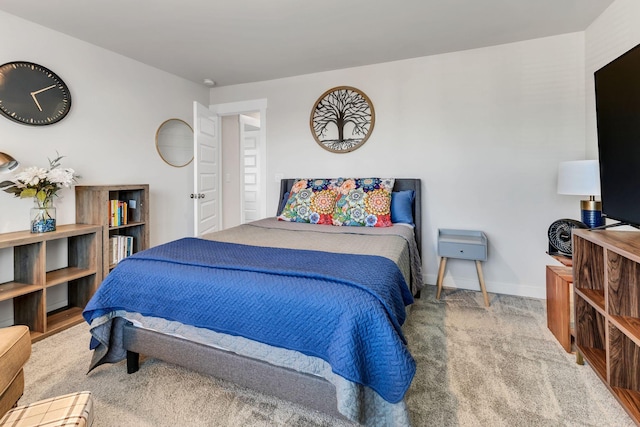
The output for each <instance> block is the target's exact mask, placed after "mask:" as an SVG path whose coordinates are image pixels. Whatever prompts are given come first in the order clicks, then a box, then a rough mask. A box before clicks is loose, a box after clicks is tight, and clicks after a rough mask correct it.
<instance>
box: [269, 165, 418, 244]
mask: <svg viewBox="0 0 640 427" xmlns="http://www.w3.org/2000/svg"><path fill="white" fill-rule="evenodd" d="M294 182H295V179H283V180H282V181H280V198H278V201H279V202H278V206H280V201H281V200H282V199H283V198H284V195H285V193H286V192H287V191H289V190H291V186H292V185H293V183H294ZM403 190H413V191H414V192H415V195H416V197H415V199H414V202H413V222H414V223H415V225H416V228H415V235H416V243H417V245H418V251H419V252H420V256H422V192H421V188H420V179H416V178H396V181H395V184H394V185H393V191H403ZM277 214H278V213H276V215H277Z"/></svg>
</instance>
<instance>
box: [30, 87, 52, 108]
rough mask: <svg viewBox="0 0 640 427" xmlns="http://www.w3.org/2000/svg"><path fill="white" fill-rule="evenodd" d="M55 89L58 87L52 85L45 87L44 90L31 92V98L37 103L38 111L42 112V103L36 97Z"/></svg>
mask: <svg viewBox="0 0 640 427" xmlns="http://www.w3.org/2000/svg"><path fill="white" fill-rule="evenodd" d="M54 87H56V85H51V86H48V87H45V88H43V89H40V90H36V91H35V92H31V97H32V98H33V102H35V103H36V107H38V110H40V111H42V107H41V106H40V103H39V102H38V100H37V99H36V95H37V94H39V93H42V92H44V91H45V90H49V89H51V88H54Z"/></svg>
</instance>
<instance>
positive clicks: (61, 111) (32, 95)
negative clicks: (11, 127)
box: [0, 61, 71, 126]
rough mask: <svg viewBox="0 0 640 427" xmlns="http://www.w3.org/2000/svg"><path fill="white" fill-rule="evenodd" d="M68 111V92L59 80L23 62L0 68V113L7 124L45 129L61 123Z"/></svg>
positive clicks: (38, 66) (69, 97) (51, 72)
mask: <svg viewBox="0 0 640 427" xmlns="http://www.w3.org/2000/svg"><path fill="white" fill-rule="evenodd" d="M70 109H71V92H70V91H69V88H68V87H67V85H66V84H65V83H64V82H63V81H62V79H61V78H60V77H58V75H57V74H56V73H54V72H53V71H51V70H50V69H48V68H46V67H43V66H42V65H38V64H34V63H32V62H26V61H15V62H8V63H6V64H3V65H0V113H2V115H3V116H5V117H7V118H8V119H10V120H13V121H15V122H18V123H22V124H25V125H31V126H45V125H51V124H53V123H56V122H59V121H60V120H62V119H63V118H64V117H65V116H66V115H67V114H68V113H69V110H70Z"/></svg>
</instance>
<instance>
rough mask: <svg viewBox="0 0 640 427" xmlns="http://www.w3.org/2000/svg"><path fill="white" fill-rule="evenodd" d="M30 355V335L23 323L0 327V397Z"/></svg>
mask: <svg viewBox="0 0 640 427" xmlns="http://www.w3.org/2000/svg"><path fill="white" fill-rule="evenodd" d="M29 356H31V335H29V328H28V327H26V326H24V325H19V326H9V327H7V328H0V398H1V397H2V395H3V394H4V392H5V391H6V390H7V389H8V388H9V386H10V385H11V383H12V382H13V380H14V379H15V378H16V376H17V375H18V373H19V372H20V370H21V369H22V367H23V366H24V365H25V363H27V360H29Z"/></svg>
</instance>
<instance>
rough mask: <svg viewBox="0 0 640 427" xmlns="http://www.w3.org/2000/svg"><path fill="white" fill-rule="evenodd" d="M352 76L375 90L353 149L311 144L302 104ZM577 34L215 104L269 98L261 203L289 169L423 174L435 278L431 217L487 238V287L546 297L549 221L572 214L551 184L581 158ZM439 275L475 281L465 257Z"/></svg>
mask: <svg viewBox="0 0 640 427" xmlns="http://www.w3.org/2000/svg"><path fill="white" fill-rule="evenodd" d="M340 85H349V86H355V87H357V88H359V89H361V90H362V91H364V92H365V93H366V94H367V95H368V96H369V98H370V99H371V100H372V102H373V104H374V107H375V110H376V123H375V129H374V131H373V133H372V134H371V137H370V139H369V140H368V141H367V142H366V143H365V144H364V145H363V146H362V148H360V149H358V150H356V151H355V152H352V153H347V154H335V153H330V152H328V151H325V150H323V149H322V148H321V147H319V146H318V144H316V143H315V141H314V139H313V137H312V135H311V132H310V130H309V114H310V109H311V107H312V106H313V104H314V102H315V101H316V99H317V98H318V97H319V96H320V95H321V94H322V93H323V92H324V91H325V90H327V89H329V88H331V87H335V86H340ZM584 94H585V82H584V34H583V33H573V34H566V35H561V36H556V37H549V38H543V39H536V40H529V41H525V42H520V43H513V44H507V45H500V46H495V47H490V48H483V49H476V50H468V51H463V52H455V53H451V54H445V55H438V56H430V57H423V58H417V59H412V60H405V61H397V62H390V63H385V64H378V65H373V66H367V67H358V68H351V69H346V70H339V71H332V72H325V73H318V74H311V75H305V76H298V77H293V78H286V79H280V80H272V81H266V82H259V83H252V84H245V85H237V86H229V87H219V88H214V89H212V90H211V104H218V103H226V102H236V101H245V100H251V99H259V98H267V99H268V100H269V107H268V109H267V114H266V120H265V123H266V126H267V177H268V179H267V182H268V189H267V190H268V191H267V200H269V203H270V205H269V206H268V207H267V212H274V211H275V207H276V204H277V195H278V184H277V183H275V182H274V177H275V174H277V173H283V174H284V175H285V177H301V176H305V177H335V176H395V177H417V178H421V179H422V183H423V189H424V190H423V191H424V198H423V200H424V206H423V212H424V218H423V219H424V223H425V230H424V233H423V242H424V243H423V245H424V248H423V250H424V261H423V262H424V265H425V267H426V278H427V281H428V282H429V283H431V284H434V283H435V278H436V272H437V263H438V258H437V255H436V236H437V230H438V228H462V229H479V230H483V231H485V233H487V235H488V237H489V244H490V247H489V260H488V261H487V263H486V264H485V266H484V275H485V279H486V283H487V288H488V290H489V291H490V292H491V291H493V292H499V293H508V294H515V295H527V296H534V297H540V298H543V297H544V295H545V265H546V264H550V263H551V264H552V263H554V261H553V260H552V259H551V258H549V257H548V256H547V255H546V254H545V251H546V250H547V237H546V235H547V234H546V233H547V229H548V227H549V225H550V224H551V223H552V222H553V221H554V220H556V219H558V218H564V217H573V218H579V207H578V206H579V204H578V200H579V198H578V197H575V198H574V197H567V196H559V195H557V194H556V176H557V166H558V163H559V162H560V161H564V160H574V159H582V158H584V156H585V95H584ZM447 271H448V274H447V276H446V278H445V285H446V286H457V287H463V288H471V289H478V281H477V277H476V272H475V267H474V265H473V263H471V262H466V261H460V260H451V262H450V263H449V266H448V269H447Z"/></svg>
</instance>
